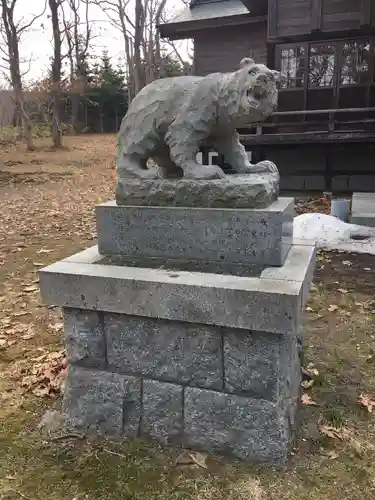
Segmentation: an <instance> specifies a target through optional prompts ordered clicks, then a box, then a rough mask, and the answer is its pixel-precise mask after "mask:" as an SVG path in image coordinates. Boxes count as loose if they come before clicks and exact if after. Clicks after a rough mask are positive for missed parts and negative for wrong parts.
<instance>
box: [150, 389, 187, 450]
mask: <svg viewBox="0 0 375 500" xmlns="http://www.w3.org/2000/svg"><path fill="white" fill-rule="evenodd" d="M141 433H142V434H143V435H147V436H150V437H152V438H153V439H155V440H156V441H158V442H159V443H162V444H175V445H176V444H177V445H179V444H181V440H182V433H183V387H182V386H179V385H174V384H166V383H164V382H158V381H155V380H145V381H144V382H143V404H142V427H141Z"/></svg>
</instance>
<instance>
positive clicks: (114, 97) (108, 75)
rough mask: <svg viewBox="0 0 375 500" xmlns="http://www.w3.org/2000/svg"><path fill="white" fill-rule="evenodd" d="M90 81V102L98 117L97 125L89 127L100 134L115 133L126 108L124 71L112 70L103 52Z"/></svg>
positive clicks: (126, 96) (106, 55)
mask: <svg viewBox="0 0 375 500" xmlns="http://www.w3.org/2000/svg"><path fill="white" fill-rule="evenodd" d="M90 80H91V84H90V89H89V90H88V93H89V97H90V102H91V104H92V105H93V106H94V107H95V108H96V109H97V110H98V114H97V115H96V116H99V120H97V123H95V124H93V126H92V125H91V127H92V128H94V129H96V130H98V131H100V132H105V131H117V129H118V127H119V122H120V120H121V118H122V116H124V115H125V113H126V110H127V108H128V90H127V88H126V85H125V73H124V71H123V70H121V69H120V68H118V69H116V68H114V67H113V65H112V62H111V58H110V57H109V55H108V52H107V51H104V52H103V55H102V57H101V61H100V62H99V63H96V64H95V65H94V67H93V69H92V71H91V72H90ZM113 129H114V130H113Z"/></svg>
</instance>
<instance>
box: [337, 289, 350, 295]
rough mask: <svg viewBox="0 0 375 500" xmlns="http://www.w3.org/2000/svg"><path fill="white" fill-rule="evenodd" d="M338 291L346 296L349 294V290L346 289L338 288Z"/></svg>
mask: <svg viewBox="0 0 375 500" xmlns="http://www.w3.org/2000/svg"><path fill="white" fill-rule="evenodd" d="M337 291H338V292H340V293H343V294H346V293H348V292H349V290H347V289H346V288H338V289H337Z"/></svg>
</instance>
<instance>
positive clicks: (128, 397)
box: [40, 244, 315, 464]
mask: <svg viewBox="0 0 375 500" xmlns="http://www.w3.org/2000/svg"><path fill="white" fill-rule="evenodd" d="M314 258H315V249H314V247H312V246H309V245H303V244H298V245H297V244H296V245H293V246H292V248H291V250H290V252H289V253H288V256H287V259H286V261H285V264H284V266H282V267H279V268H274V267H270V268H265V269H264V270H263V271H262V272H261V273H260V274H259V276H258V277H256V278H255V277H241V276H230V275H218V274H209V273H198V272H195V273H194V272H186V271H179V272H172V271H168V270H161V269H158V270H155V269H150V268H134V267H125V266H122V267H120V266H115V265H105V264H103V263H101V262H102V256H101V255H100V254H98V252H97V249H96V248H91V249H88V250H87V251H84V252H81V253H80V254H77V255H75V256H72V257H69V258H68V259H66V260H63V261H60V262H59V263H56V264H53V265H52V266H49V267H48V268H45V269H43V270H42V271H41V272H40V286H41V292H42V297H43V299H44V300H45V301H46V302H49V303H53V304H54V305H59V306H62V307H63V313H64V332H65V344H66V349H67V354H68V362H69V370H68V378H67V383H66V390H65V394H64V400H63V413H64V417H65V421H66V423H67V425H68V427H70V428H73V429H76V430H79V431H84V432H87V431H95V432H100V433H102V434H105V435H117V436H128V437H135V436H145V437H146V436H149V437H152V438H153V439H155V440H157V441H159V442H160V443H162V444H171V445H174V446H186V447H192V448H196V449H201V450H205V451H213V452H218V453H221V454H227V453H228V454H231V455H233V456H235V457H237V458H240V459H244V460H248V461H252V462H272V463H275V464H283V463H284V462H285V460H286V457H287V453H288V449H289V445H290V442H291V439H292V434H293V429H294V427H295V423H296V413H297V405H298V397H299V385H300V363H299V343H298V338H299V336H300V332H301V313H302V308H303V305H304V301H305V300H306V297H307V290H308V286H309V284H310V281H311V279H312V271H313V268H314Z"/></svg>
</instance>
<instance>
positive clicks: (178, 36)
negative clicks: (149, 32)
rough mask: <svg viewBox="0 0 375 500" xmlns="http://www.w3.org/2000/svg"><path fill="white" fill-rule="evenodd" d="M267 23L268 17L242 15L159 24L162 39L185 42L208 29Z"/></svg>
mask: <svg viewBox="0 0 375 500" xmlns="http://www.w3.org/2000/svg"><path fill="white" fill-rule="evenodd" d="M265 21H267V16H256V17H255V16H252V15H250V13H249V14H240V15H238V16H224V17H215V18H211V19H199V20H197V21H184V22H180V23H166V24H159V25H158V26H157V29H158V30H159V33H160V36H161V37H162V38H169V39H170V40H183V39H186V38H191V36H190V35H191V33H192V32H194V31H200V30H204V29H208V28H216V27H219V26H220V27H222V26H238V25H241V24H253V23H259V22H265Z"/></svg>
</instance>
